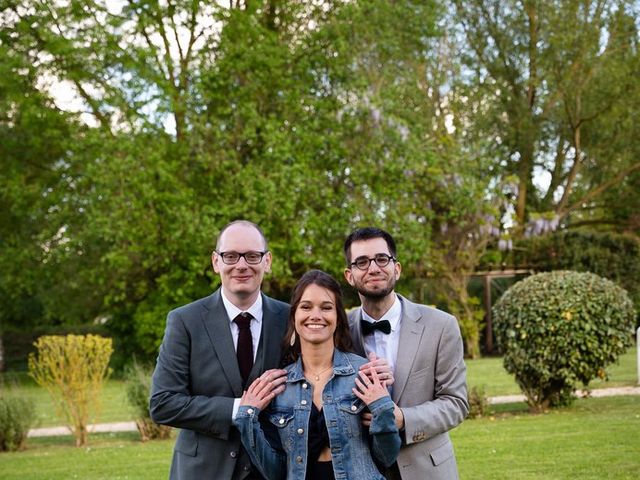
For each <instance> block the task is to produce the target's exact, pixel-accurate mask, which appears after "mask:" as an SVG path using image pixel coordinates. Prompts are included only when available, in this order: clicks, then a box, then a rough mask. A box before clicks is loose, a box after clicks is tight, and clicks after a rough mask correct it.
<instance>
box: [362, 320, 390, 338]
mask: <svg viewBox="0 0 640 480" xmlns="http://www.w3.org/2000/svg"><path fill="white" fill-rule="evenodd" d="M360 326H361V327H362V334H363V335H369V334H371V333H373V332H374V331H376V330H380V331H381V332H382V333H386V334H387V335H388V334H390V333H391V324H390V323H389V320H379V321H377V322H374V323H371V322H367V321H366V320H360Z"/></svg>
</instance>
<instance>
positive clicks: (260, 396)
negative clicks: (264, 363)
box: [240, 369, 287, 410]
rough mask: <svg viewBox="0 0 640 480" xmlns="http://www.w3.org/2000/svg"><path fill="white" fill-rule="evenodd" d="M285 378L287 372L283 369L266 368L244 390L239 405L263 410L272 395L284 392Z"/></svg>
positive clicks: (272, 397) (271, 398)
mask: <svg viewBox="0 0 640 480" xmlns="http://www.w3.org/2000/svg"><path fill="white" fill-rule="evenodd" d="M286 380H287V372H286V371H285V370H275V369H274V370H267V371H266V372H264V373H263V374H262V375H260V376H259V377H258V378H256V379H255V380H254V381H253V383H252V384H251V385H250V386H249V388H248V389H247V390H245V392H244V394H243V395H242V398H241V399H240V405H241V406H242V405H247V406H251V407H256V408H259V409H260V410H264V409H265V408H266V406H267V405H269V403H270V402H271V400H273V399H274V397H275V396H276V395H278V394H280V393H282V392H284V389H285V385H284V382H286Z"/></svg>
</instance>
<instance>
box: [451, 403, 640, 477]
mask: <svg viewBox="0 0 640 480" xmlns="http://www.w3.org/2000/svg"><path fill="white" fill-rule="evenodd" d="M521 405H522V408H523V410H521V411H520V412H517V411H516V412H511V413H509V414H500V415H496V416H494V417H490V418H483V419H476V420H466V421H465V422H463V423H462V425H460V426H459V427H458V428H456V429H455V430H453V431H452V432H451V437H452V439H453V443H454V446H455V450H456V456H457V459H458V464H459V469H460V476H461V478H463V479H474V480H483V479H487V480H489V479H491V480H500V479H505V480H506V479H509V480H511V479H575V478H579V479H582V480H584V479H594V480H596V479H607V478H609V479H636V478H638V472H639V471H640V434H638V432H640V397H637V396H627V397H622V396H621V397H605V398H589V399H580V400H577V401H576V402H575V404H574V405H573V406H572V407H568V408H562V409H557V410H552V411H550V412H548V413H545V414H540V415H532V414H529V413H527V411H526V409H525V407H524V404H521Z"/></svg>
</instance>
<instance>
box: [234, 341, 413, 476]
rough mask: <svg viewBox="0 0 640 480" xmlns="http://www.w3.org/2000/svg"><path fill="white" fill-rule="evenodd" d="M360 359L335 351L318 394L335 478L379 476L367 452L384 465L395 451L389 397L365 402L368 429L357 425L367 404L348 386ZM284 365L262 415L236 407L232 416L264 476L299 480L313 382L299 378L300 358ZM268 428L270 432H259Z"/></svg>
mask: <svg viewBox="0 0 640 480" xmlns="http://www.w3.org/2000/svg"><path fill="white" fill-rule="evenodd" d="M366 362H367V360H365V359H364V358H362V357H360V356H358V355H355V354H352V353H343V352H341V351H339V350H336V351H335V353H334V355H333V375H332V376H331V378H330V379H329V381H328V382H327V384H326V386H325V388H324V391H323V393H322V400H323V403H324V405H323V409H324V418H325V422H326V424H327V431H328V432H329V444H330V447H331V460H332V462H333V471H334V474H335V477H336V479H349V480H372V479H377V480H384V477H383V476H382V475H381V474H380V472H379V471H378V469H377V468H376V465H375V464H374V461H373V458H372V454H373V457H375V459H376V460H377V461H378V462H379V463H381V464H383V465H385V466H390V465H391V464H392V463H393V462H395V460H396V457H397V456H398V452H399V451H400V435H399V434H398V428H397V427H396V424H395V419H394V415H393V402H392V401H391V398H390V397H389V396H386V397H383V398H380V399H378V400H376V401H375V402H373V403H372V404H371V405H370V406H369V409H370V411H371V413H372V414H373V419H372V421H371V426H370V427H369V429H368V431H367V429H366V428H365V427H364V426H363V425H362V421H361V416H360V414H361V412H362V411H363V410H364V409H365V408H366V407H367V406H366V404H365V403H364V402H362V400H360V399H359V398H358V397H356V396H355V395H354V394H353V392H352V390H351V389H352V388H353V387H354V386H355V378H356V376H357V374H358V368H359V367H360V365H363V364H364V363H366ZM286 370H287V371H288V377H287V383H286V389H285V391H284V392H283V393H281V394H280V395H278V396H277V397H276V398H274V399H273V401H272V402H271V405H270V406H269V407H268V408H267V409H266V410H265V411H264V412H263V414H262V415H259V414H260V411H259V409H258V408H255V407H249V406H241V407H240V409H239V410H238V413H237V415H236V417H235V420H234V423H235V425H236V427H238V430H240V434H241V437H242V443H243V444H244V447H245V449H246V450H247V452H248V453H249V456H250V457H251V462H252V463H253V464H254V465H255V466H256V467H257V468H258V469H259V470H260V472H261V473H262V475H264V477H265V478H267V479H269V480H277V479H280V478H290V479H304V478H305V474H306V469H307V456H308V455H307V445H308V441H307V435H308V433H307V432H308V430H309V416H310V414H311V402H312V401H313V386H312V384H311V383H310V382H308V381H307V380H306V379H305V378H304V374H303V372H302V362H301V360H300V359H298V361H297V362H296V363H293V364H291V365H289V366H287V367H286ZM259 416H260V419H259V418H258V417H259ZM261 422H263V423H262V424H261ZM274 430H275V431H276V432H277V433H276V434H275V435H265V432H273V431H274ZM267 436H268V437H269V440H267ZM370 440H371V441H370ZM369 445H371V450H370V449H369Z"/></svg>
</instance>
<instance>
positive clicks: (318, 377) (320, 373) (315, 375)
mask: <svg viewBox="0 0 640 480" xmlns="http://www.w3.org/2000/svg"><path fill="white" fill-rule="evenodd" d="M330 368H333V365H329V366H328V367H327V368H325V369H324V370H322V371H320V372H318V373H313V372H309V373H310V374H311V375H313V378H315V380H316V382H317V381H319V380H320V375H322V374H323V373H324V372H326V371H327V370H329V369H330Z"/></svg>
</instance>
